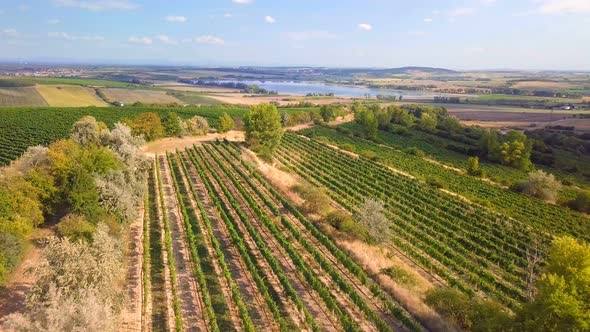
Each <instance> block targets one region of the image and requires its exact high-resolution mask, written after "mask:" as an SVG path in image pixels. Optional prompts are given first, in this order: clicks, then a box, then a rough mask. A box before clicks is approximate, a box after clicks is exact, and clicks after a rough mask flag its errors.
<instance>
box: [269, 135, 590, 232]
mask: <svg viewBox="0 0 590 332" xmlns="http://www.w3.org/2000/svg"><path fill="white" fill-rule="evenodd" d="M303 133H304V134H306V135H309V136H311V137H324V139H323V140H324V141H327V142H329V143H331V144H333V145H336V146H339V147H342V148H350V147H353V149H354V151H359V152H360V151H364V152H368V151H371V152H373V153H375V154H376V155H377V156H378V157H379V158H380V160H381V162H382V163H383V164H385V165H390V166H391V167H393V168H395V169H396V170H399V171H402V172H405V173H407V174H411V175H413V176H415V177H417V178H419V179H420V180H422V181H426V179H428V178H437V179H443V181H444V183H445V184H446V186H447V189H448V190H450V191H451V192H453V193H457V194H459V195H461V196H463V197H465V198H466V199H468V200H471V201H473V202H475V203H477V204H480V205H484V206H488V207H490V208H492V209H494V210H496V211H498V212H501V213H503V214H505V215H506V216H508V217H511V218H514V219H516V220H522V221H527V222H528V223H529V224H530V226H532V227H536V228H538V229H543V230H545V229H548V230H552V231H553V232H554V233H555V234H561V235H563V234H569V235H572V236H575V237H579V238H582V239H589V238H590V235H589V234H590V223H588V220H589V218H588V216H587V215H585V214H581V213H577V212H574V211H571V210H569V209H564V208H561V207H559V206H556V205H551V204H547V203H545V202H543V201H541V200H538V199H534V198H530V197H528V196H525V195H522V194H518V193H515V192H513V191H509V190H506V189H503V188H501V187H499V186H496V185H494V184H491V183H487V182H485V181H481V180H480V179H478V178H474V177H472V176H469V175H466V174H459V173H457V172H456V171H455V170H452V169H449V168H448V167H444V166H443V165H437V164H434V163H432V162H429V161H427V160H424V159H423V158H420V157H418V156H414V155H411V154H408V153H405V152H403V151H400V150H397V149H393V148H384V146H382V145H379V144H376V143H374V142H371V141H367V140H364V139H360V138H356V137H349V136H347V135H344V134H342V133H340V132H338V131H336V130H334V129H329V128H325V127H315V128H312V129H306V130H304V131H303ZM285 138H287V140H285V142H288V141H291V142H293V141H295V142H304V141H305V140H304V139H301V138H298V137H297V136H296V135H293V134H286V135H285ZM314 142H315V141H314ZM318 144H319V143H318ZM319 146H320V147H321V146H322V144H319ZM282 149H283V148H282V147H281V150H279V151H282ZM336 156H338V155H336Z"/></svg>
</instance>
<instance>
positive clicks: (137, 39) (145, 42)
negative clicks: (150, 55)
mask: <svg viewBox="0 0 590 332" xmlns="http://www.w3.org/2000/svg"><path fill="white" fill-rule="evenodd" d="M127 41H128V42H130V43H132V44H143V45H151V44H152V42H153V41H152V39H151V38H150V37H129V39H127Z"/></svg>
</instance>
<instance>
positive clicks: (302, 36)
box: [286, 31, 338, 42]
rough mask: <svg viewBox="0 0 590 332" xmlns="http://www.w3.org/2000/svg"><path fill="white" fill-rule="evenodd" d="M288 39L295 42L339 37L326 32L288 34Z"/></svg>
mask: <svg viewBox="0 0 590 332" xmlns="http://www.w3.org/2000/svg"><path fill="white" fill-rule="evenodd" d="M286 36H287V38H289V39H291V40H294V41H299V42H301V41H306V40H314V39H336V38H338V35H335V34H333V33H329V32H325V31H300V32H288V33H287V34H286Z"/></svg>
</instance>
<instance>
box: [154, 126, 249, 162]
mask: <svg viewBox="0 0 590 332" xmlns="http://www.w3.org/2000/svg"><path fill="white" fill-rule="evenodd" d="M223 138H225V139H227V140H228V141H233V142H242V141H244V132H241V131H236V130H232V131H229V132H227V133H224V134H218V133H212V134H207V135H204V136H187V137H166V138H162V139H159V140H155V141H153V142H149V143H147V144H146V145H144V146H143V148H142V151H143V152H144V153H146V154H147V155H151V156H153V155H155V154H162V153H166V152H174V151H176V149H181V150H182V149H185V148H188V147H191V146H193V145H194V144H199V143H201V142H211V141H215V140H217V139H223Z"/></svg>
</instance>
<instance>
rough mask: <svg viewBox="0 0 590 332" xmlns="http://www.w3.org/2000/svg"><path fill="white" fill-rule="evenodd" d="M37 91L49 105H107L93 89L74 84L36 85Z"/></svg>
mask: <svg viewBox="0 0 590 332" xmlns="http://www.w3.org/2000/svg"><path fill="white" fill-rule="evenodd" d="M37 91H38V92H39V93H40V94H41V96H43V98H44V99H45V101H46V102H47V103H48V104H49V106H56V107H84V106H108V104H107V103H105V102H104V101H103V100H101V99H100V98H99V97H98V96H96V94H95V92H94V90H93V89H90V88H85V87H82V86H75V85H68V86H62V85H37Z"/></svg>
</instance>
